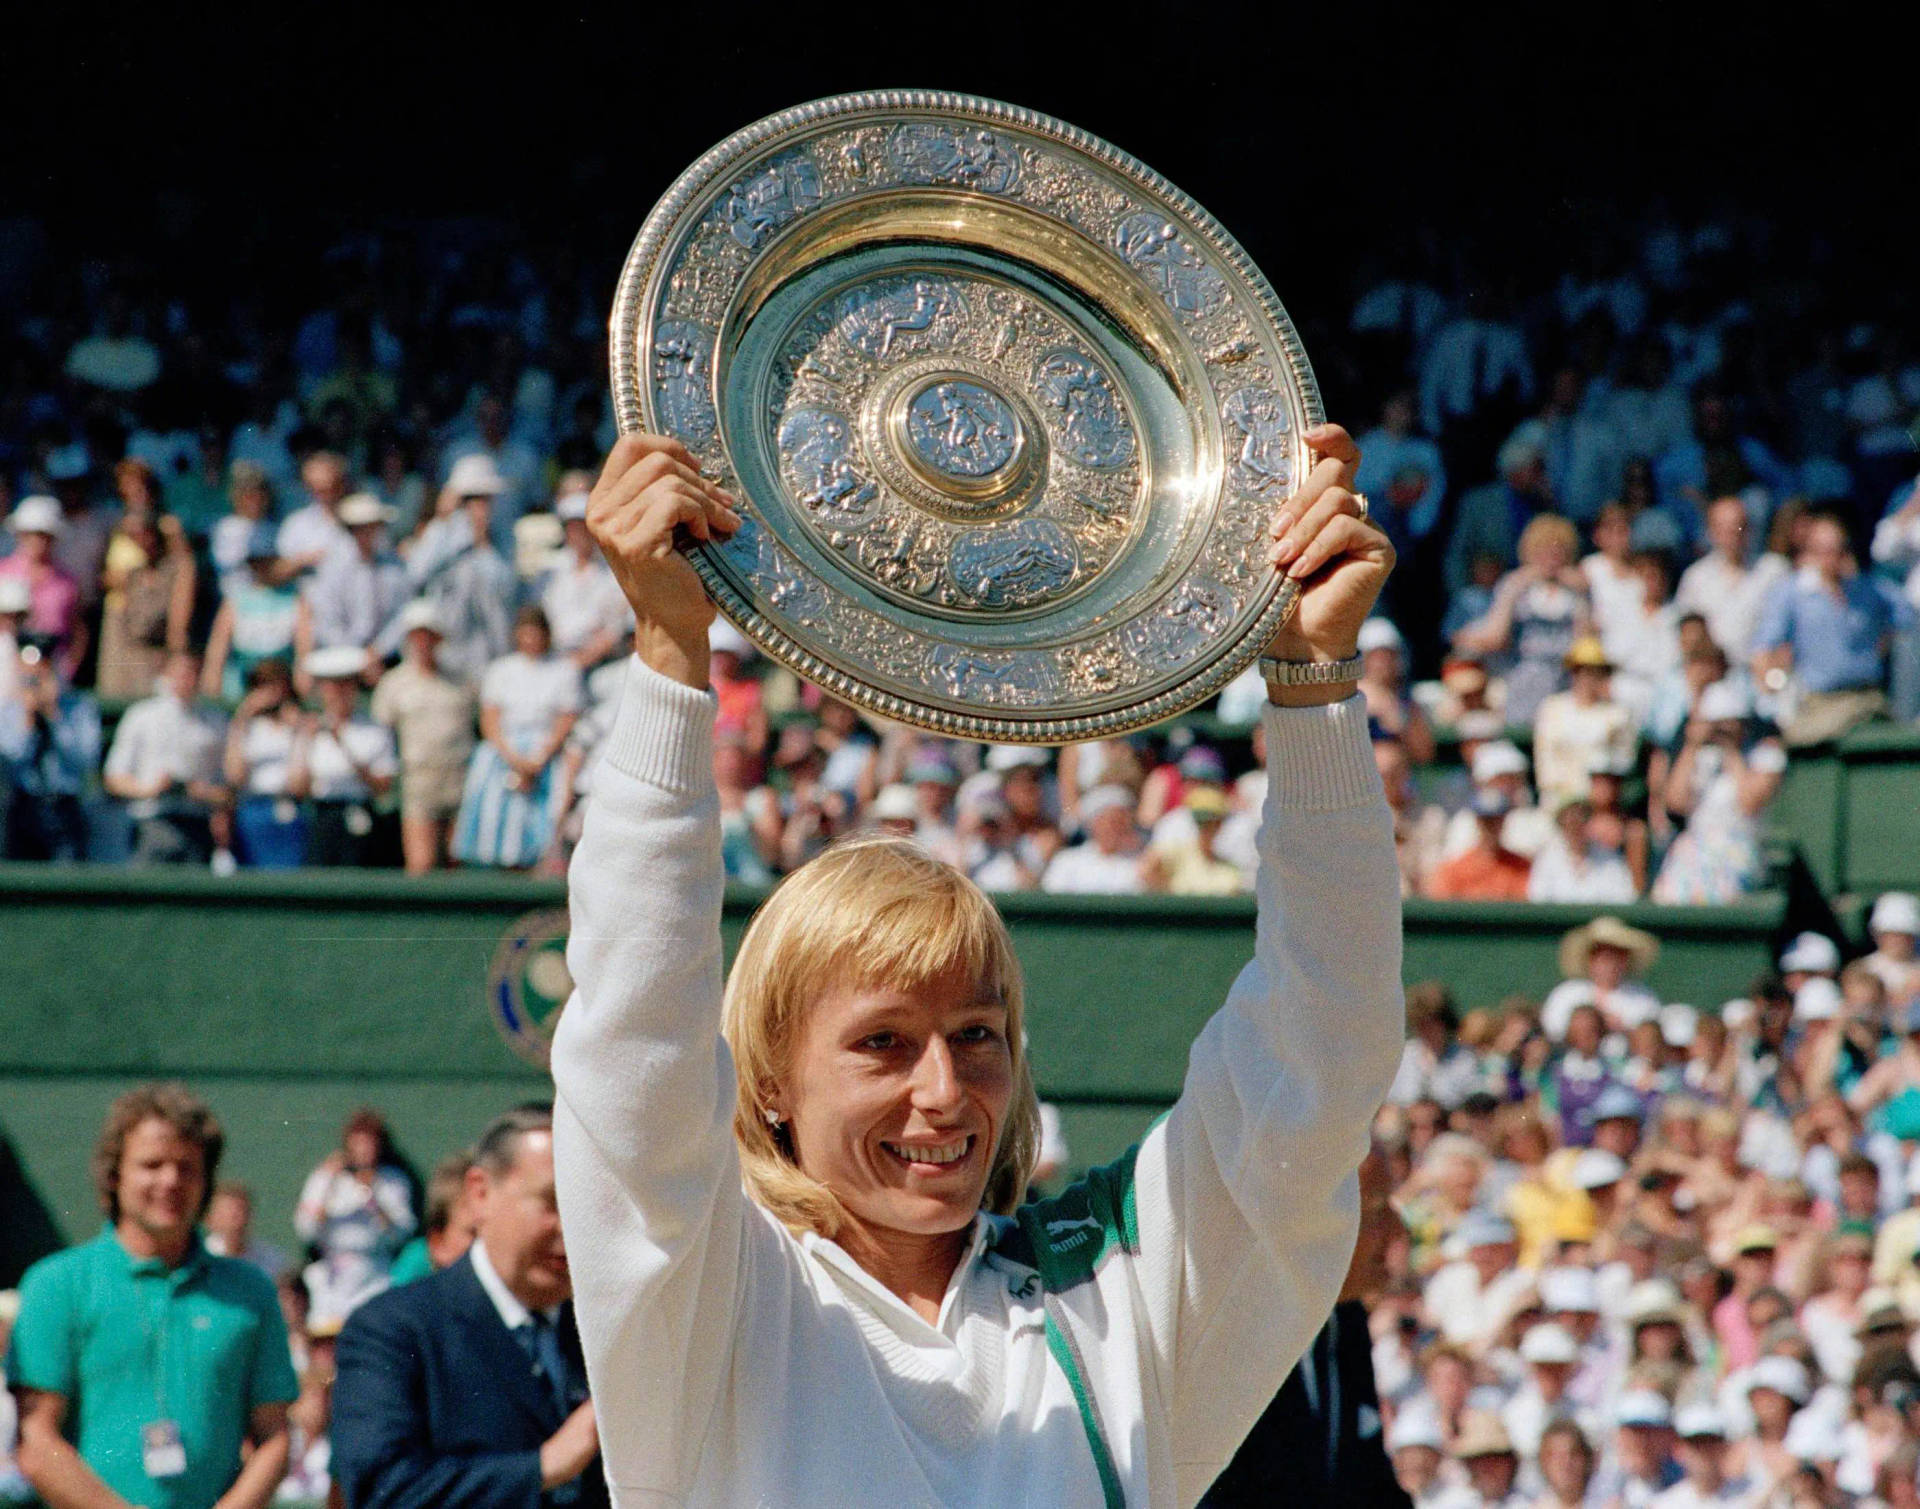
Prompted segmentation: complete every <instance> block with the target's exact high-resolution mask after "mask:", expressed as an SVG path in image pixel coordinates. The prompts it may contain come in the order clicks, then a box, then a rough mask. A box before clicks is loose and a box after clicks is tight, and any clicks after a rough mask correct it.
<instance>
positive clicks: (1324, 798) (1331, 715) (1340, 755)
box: [1261, 692, 1381, 812]
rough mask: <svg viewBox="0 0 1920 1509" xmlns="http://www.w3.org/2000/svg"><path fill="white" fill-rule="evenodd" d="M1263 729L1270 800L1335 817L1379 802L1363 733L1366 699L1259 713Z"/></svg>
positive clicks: (1369, 742) (1369, 744)
mask: <svg viewBox="0 0 1920 1509" xmlns="http://www.w3.org/2000/svg"><path fill="white" fill-rule="evenodd" d="M1261 717H1262V718H1263V719H1264V720H1265V723H1266V729H1267V781H1268V786H1269V790H1270V791H1271V796H1270V798H1269V799H1270V800H1271V801H1273V802H1274V803H1275V804H1276V805H1278V806H1281V807H1289V808H1293V809H1294V810H1296V811H1301V812H1337V811H1340V810H1342V809H1343V808H1349V807H1365V806H1368V805H1370V804H1371V803H1374V802H1377V801H1379V800H1380V799H1381V787H1380V772H1379V770H1378V769H1377V768H1376V767H1375V765H1374V763H1373V741H1372V739H1371V738H1370V737H1369V735H1368V732H1367V700H1366V698H1364V697H1362V696H1360V695H1359V693H1357V692H1356V693H1355V694H1354V695H1353V696H1351V697H1349V698H1347V700H1346V701H1344V702H1333V703H1329V704H1328V705H1326V706H1324V707H1275V706H1274V705H1273V704H1272V703H1268V704H1267V706H1266V707H1264V708H1263V709H1261Z"/></svg>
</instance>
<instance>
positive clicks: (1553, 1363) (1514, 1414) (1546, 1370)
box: [1500, 1321, 1595, 1461]
mask: <svg viewBox="0 0 1920 1509" xmlns="http://www.w3.org/2000/svg"><path fill="white" fill-rule="evenodd" d="M1520 1361H1521V1362H1522V1363H1524V1364H1525V1365H1526V1380H1525V1381H1524V1382H1523V1383H1522V1384H1521V1385H1520V1387H1519V1388H1518V1389H1516V1390H1515V1391H1514V1393H1513V1396H1512V1397H1511V1398H1510V1399H1508V1400H1507V1402H1506V1404H1505V1406H1503V1407H1502V1409H1501V1411H1500V1421H1501V1423H1502V1424H1503V1425H1505V1426H1506V1428H1507V1435H1508V1437H1509V1438H1510V1439H1511V1440H1512V1441H1513V1444H1514V1449H1515V1450H1516V1451H1518V1452H1519V1454H1520V1455H1521V1456H1522V1457H1523V1458H1525V1459H1526V1460H1527V1461H1532V1460H1534V1459H1535V1458H1536V1457H1537V1456H1539V1454H1540V1436H1541V1433H1542V1432H1543V1431H1544V1430H1545V1429H1546V1428H1547V1425H1548V1422H1550V1421H1551V1420H1553V1419H1554V1418H1556V1417H1557V1416H1564V1417H1566V1418H1569V1419H1573V1420H1576V1421H1578V1422H1579V1424H1580V1426H1581V1427H1582V1428H1583V1429H1588V1430H1590V1429H1592V1428H1593V1427H1594V1424H1595V1422H1594V1419H1593V1416H1592V1414H1591V1412H1590V1411H1588V1410H1585V1409H1582V1408H1580V1407H1578V1406H1577V1405H1576V1404H1575V1403H1574V1401H1573V1400H1572V1399H1571V1398H1569V1397H1568V1394H1567V1385H1568V1384H1569V1383H1571V1382H1572V1381H1573V1374H1574V1370H1575V1369H1576V1368H1577V1367H1578V1366H1579V1365H1580V1344H1579V1343H1578V1342H1577V1341H1575V1340H1574V1339H1573V1337H1572V1335H1571V1334H1569V1332H1568V1331H1567V1329H1566V1328H1565V1327H1564V1326H1559V1325H1555V1324H1554V1323H1553V1322H1552V1321H1546V1322H1543V1323H1542V1324H1539V1325H1535V1326H1532V1327H1529V1328H1528V1330H1527V1333H1526V1335H1524V1336H1523V1337H1521V1338H1520Z"/></svg>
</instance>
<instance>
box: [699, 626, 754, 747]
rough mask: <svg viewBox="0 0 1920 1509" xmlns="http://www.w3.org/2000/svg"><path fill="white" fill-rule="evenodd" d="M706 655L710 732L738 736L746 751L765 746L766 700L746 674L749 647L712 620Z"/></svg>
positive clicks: (742, 637)
mask: <svg viewBox="0 0 1920 1509" xmlns="http://www.w3.org/2000/svg"><path fill="white" fill-rule="evenodd" d="M707 643H708V648H709V651H710V656H709V661H708V667H707V677H708V680H709V681H710V682H711V683H712V685H713V696H714V701H715V703H716V704H717V708H716V712H715V717H714V729H715V731H716V732H718V733H722V734H739V735H740V736H741V737H743V738H744V739H746V741H747V743H748V745H749V747H751V748H753V749H765V748H766V745H767V706H766V698H765V696H764V694H763V690H762V687H761V685H760V679H759V678H758V677H757V676H753V675H750V674H748V672H747V669H746V667H747V663H748V661H749V660H750V659H752V657H753V645H752V643H751V642H750V641H749V640H748V638H747V636H746V635H744V634H742V633H741V632H740V631H739V630H738V629H736V628H735V627H734V626H733V625H732V624H730V623H728V622H727V620H726V619H724V618H718V617H716V618H715V619H714V621H713V627H712V628H711V629H709V630H708V631H707Z"/></svg>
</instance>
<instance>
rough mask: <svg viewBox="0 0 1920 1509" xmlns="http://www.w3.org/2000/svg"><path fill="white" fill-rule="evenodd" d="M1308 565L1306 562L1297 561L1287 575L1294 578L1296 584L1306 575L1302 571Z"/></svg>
mask: <svg viewBox="0 0 1920 1509" xmlns="http://www.w3.org/2000/svg"><path fill="white" fill-rule="evenodd" d="M1306 564H1307V563H1306V562H1305V561H1295V562H1294V563H1293V564H1292V565H1291V566H1289V567H1287V575H1288V576H1290V577H1292V578H1293V579H1294V580H1295V581H1296V582H1297V581H1299V580H1300V578H1301V577H1303V576H1305V575H1306V572H1305V571H1304V570H1302V569H1301V568H1302V567H1304V566H1305V565H1306Z"/></svg>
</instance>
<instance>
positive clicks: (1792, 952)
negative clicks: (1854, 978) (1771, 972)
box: [1780, 933, 1840, 1000]
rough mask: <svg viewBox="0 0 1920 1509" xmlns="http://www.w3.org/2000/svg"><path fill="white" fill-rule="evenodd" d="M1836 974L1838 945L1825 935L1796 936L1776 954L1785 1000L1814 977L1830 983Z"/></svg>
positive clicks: (1805, 934)
mask: <svg viewBox="0 0 1920 1509" xmlns="http://www.w3.org/2000/svg"><path fill="white" fill-rule="evenodd" d="M1839 973H1840V945H1839V944H1837V943H1835V942H1834V941H1833V939H1831V938H1829V937H1827V935H1826V934H1825V933H1796V934H1794V936H1793V941H1792V942H1790V943H1788V944H1787V946H1786V947H1785V948H1784V949H1782V950H1781V952H1780V980H1781V983H1782V984H1783V985H1784V986H1785V987H1786V994H1787V997H1788V999H1789V1000H1791V999H1792V997H1793V993H1794V992H1795V991H1797V990H1798V989H1799V988H1800V987H1801V986H1802V985H1804V984H1806V983H1807V981H1808V980H1810V979H1812V978H1813V977H1814V976H1815V975H1822V976H1825V977H1826V978H1827V979H1833V978H1834V977H1835V976H1837V975H1838V974H1839Z"/></svg>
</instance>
